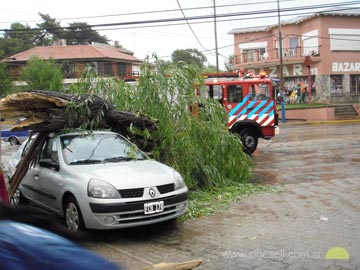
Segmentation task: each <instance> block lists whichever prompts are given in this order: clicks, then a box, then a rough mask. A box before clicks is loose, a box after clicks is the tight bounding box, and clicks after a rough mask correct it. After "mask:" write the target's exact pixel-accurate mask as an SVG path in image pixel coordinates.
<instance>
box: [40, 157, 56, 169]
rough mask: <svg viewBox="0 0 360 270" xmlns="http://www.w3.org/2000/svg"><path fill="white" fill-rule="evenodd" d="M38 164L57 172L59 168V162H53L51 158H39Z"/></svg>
mask: <svg viewBox="0 0 360 270" xmlns="http://www.w3.org/2000/svg"><path fill="white" fill-rule="evenodd" d="M39 165H40V166H41V167H45V168H48V169H53V170H55V171H57V172H58V171H59V170H60V166H59V162H54V161H52V160H51V159H40V161H39Z"/></svg>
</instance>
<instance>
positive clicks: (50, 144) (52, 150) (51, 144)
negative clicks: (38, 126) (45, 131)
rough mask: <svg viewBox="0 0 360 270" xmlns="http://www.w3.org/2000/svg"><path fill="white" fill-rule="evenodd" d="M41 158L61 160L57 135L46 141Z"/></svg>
mask: <svg viewBox="0 0 360 270" xmlns="http://www.w3.org/2000/svg"><path fill="white" fill-rule="evenodd" d="M40 159H50V160H51V161H53V162H58V161H59V157H58V153H57V147H56V143H55V137H53V138H49V139H48V140H47V141H46V143H45V146H44V148H43V151H42V152H41V156H40Z"/></svg>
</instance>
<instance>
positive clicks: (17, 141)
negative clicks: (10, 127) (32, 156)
mask: <svg viewBox="0 0 360 270" xmlns="http://www.w3.org/2000/svg"><path fill="white" fill-rule="evenodd" d="M9 142H10V145H19V144H20V142H19V140H18V139H17V138H16V137H11V138H10V139H9Z"/></svg>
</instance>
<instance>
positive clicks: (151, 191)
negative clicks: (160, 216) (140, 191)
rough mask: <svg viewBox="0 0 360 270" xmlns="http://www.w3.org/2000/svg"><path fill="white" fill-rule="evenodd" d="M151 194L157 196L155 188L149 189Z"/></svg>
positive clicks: (153, 196) (152, 196)
mask: <svg viewBox="0 0 360 270" xmlns="http://www.w3.org/2000/svg"><path fill="white" fill-rule="evenodd" d="M149 195H150V197H151V198H155V195H156V191H155V190H154V189H153V188H150V189H149Z"/></svg>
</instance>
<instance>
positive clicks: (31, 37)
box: [0, 13, 108, 57]
mask: <svg viewBox="0 0 360 270" xmlns="http://www.w3.org/2000/svg"><path fill="white" fill-rule="evenodd" d="M39 15H40V17H41V18H42V20H43V22H42V23H39V24H37V25H36V28H31V27H30V26H29V25H24V24H21V23H13V24H12V25H11V26H10V29H8V30H5V33H4V36H3V37H0V57H9V56H11V55H14V54H17V53H19V52H23V51H26V50H28V49H31V48H33V47H35V46H47V45H50V44H52V43H53V42H54V41H56V40H59V39H68V42H67V43H68V44H89V43H91V42H93V41H94V42H100V43H108V39H107V38H106V36H102V35H100V34H99V33H98V32H97V31H96V30H93V29H92V28H91V27H90V26H89V25H88V24H87V23H82V22H77V23H72V24H69V26H70V27H71V28H70V29H65V30H64V28H63V27H62V26H61V25H60V22H58V21H56V20H55V19H54V18H51V17H50V15H47V14H42V13H39Z"/></svg>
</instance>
